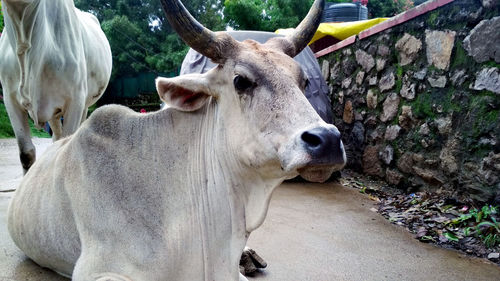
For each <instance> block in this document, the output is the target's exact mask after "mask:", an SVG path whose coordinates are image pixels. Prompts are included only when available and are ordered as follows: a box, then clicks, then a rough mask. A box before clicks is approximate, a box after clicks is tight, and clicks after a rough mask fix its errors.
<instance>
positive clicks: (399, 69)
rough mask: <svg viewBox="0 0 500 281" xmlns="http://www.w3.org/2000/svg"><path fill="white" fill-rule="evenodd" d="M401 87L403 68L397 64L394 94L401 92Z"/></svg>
mask: <svg viewBox="0 0 500 281" xmlns="http://www.w3.org/2000/svg"><path fill="white" fill-rule="evenodd" d="M402 87H403V67H402V66H401V65H400V64H399V63H398V64H396V90H395V91H396V93H398V94H399V92H401V88H402Z"/></svg>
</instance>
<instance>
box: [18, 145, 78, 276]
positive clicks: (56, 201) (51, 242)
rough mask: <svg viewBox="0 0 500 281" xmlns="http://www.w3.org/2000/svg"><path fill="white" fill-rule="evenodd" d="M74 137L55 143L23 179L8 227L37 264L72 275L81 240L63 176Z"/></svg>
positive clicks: (19, 244) (65, 177) (65, 176)
mask: <svg viewBox="0 0 500 281" xmlns="http://www.w3.org/2000/svg"><path fill="white" fill-rule="evenodd" d="M70 138H71V137H68V138H65V139H62V140H60V141H58V142H55V143H54V144H53V145H52V146H50V147H49V148H48V149H47V151H46V152H45V153H44V154H43V155H42V157H41V158H40V159H39V160H37V162H35V164H34V165H33V166H32V167H31V168H30V170H29V172H28V173H27V174H26V175H25V176H24V177H23V180H22V181H21V184H20V185H19V187H18V189H17V191H16V194H15V196H14V198H13V199H12V202H11V204H10V206H9V211H8V228H9V232H10V235H11V237H12V239H13V240H14V242H15V243H16V245H17V246H18V247H19V248H20V249H21V250H22V251H23V252H24V253H25V254H26V255H27V256H29V257H30V258H31V259H33V260H34V261H35V262H36V263H38V264H40V265H41V266H44V267H49V268H52V269H54V270H56V271H58V272H60V273H61V274H64V275H70V274H71V272H72V269H73V266H74V262H76V260H77V258H78V256H79V255H80V241H79V237H78V232H77V230H76V227H75V223H74V220H73V216H72V211H71V206H70V201H69V200H68V195H67V193H66V189H65V188H64V184H62V183H63V182H64V181H65V180H66V179H67V178H68V177H70V176H71V175H65V174H62V173H61V172H63V169H61V166H60V164H61V161H60V160H61V159H60V158H61V157H64V154H65V152H66V146H67V143H68V142H69V141H70Z"/></svg>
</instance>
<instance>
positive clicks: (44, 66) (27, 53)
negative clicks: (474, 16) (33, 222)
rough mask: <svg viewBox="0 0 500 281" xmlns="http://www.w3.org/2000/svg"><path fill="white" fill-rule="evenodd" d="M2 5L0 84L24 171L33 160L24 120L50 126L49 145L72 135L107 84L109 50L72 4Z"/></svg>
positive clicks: (7, 0)
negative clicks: (50, 140)
mask: <svg viewBox="0 0 500 281" xmlns="http://www.w3.org/2000/svg"><path fill="white" fill-rule="evenodd" d="M2 3H3V4H2V8H3V14H4V19H5V28H4V32H3V33H2V37H1V38H0V82H1V83H2V87H3V92H4V99H5V105H6V107H7V112H8V114H9V118H10V121H11V124H12V128H13V129H14V132H15V135H16V138H17V142H18V145H19V153H20V158H21V164H22V166H23V169H24V172H26V171H27V170H28V169H29V168H30V166H31V165H32V164H33V162H34V161H35V156H36V154H35V147H34V146H33V143H32V141H31V136H30V130H29V125H28V115H29V116H30V117H31V118H32V119H33V121H34V123H35V125H39V126H42V125H43V124H44V123H45V122H49V124H50V126H51V128H52V131H53V138H54V140H58V139H60V138H61V137H64V136H67V135H70V134H72V133H73V132H75V131H76V129H77V128H78V126H80V124H81V122H82V121H83V120H85V119H86V117H87V109H88V107H89V106H90V105H92V104H94V103H95V102H96V101H97V100H98V99H99V98H100V97H101V95H102V94H103V93H104V90H105V89H106V87H107V85H108V81H109V78H110V75H111V49H110V47H109V43H108V41H107V39H106V37H105V35H104V33H103V32H102V30H101V27H100V25H99V22H98V20H97V19H96V18H95V17H94V16H93V15H91V14H89V13H84V12H81V11H79V10H78V9H76V8H75V6H74V3H73V1H70V0H2ZM61 118H64V123H63V124H62V123H61Z"/></svg>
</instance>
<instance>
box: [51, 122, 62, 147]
mask: <svg viewBox="0 0 500 281" xmlns="http://www.w3.org/2000/svg"><path fill="white" fill-rule="evenodd" d="M49 125H50V129H51V130H52V140H53V141H56V140H58V139H60V138H61V137H62V123H61V117H54V118H52V120H50V121H49Z"/></svg>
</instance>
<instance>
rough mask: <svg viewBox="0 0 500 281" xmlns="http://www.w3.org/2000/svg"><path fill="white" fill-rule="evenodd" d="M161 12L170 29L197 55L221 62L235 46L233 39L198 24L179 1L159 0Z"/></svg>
mask: <svg viewBox="0 0 500 281" xmlns="http://www.w3.org/2000/svg"><path fill="white" fill-rule="evenodd" d="M160 2H161V5H162V6H163V11H164V12H165V15H166V17H167V20H168V22H169V23H170V25H171V26H172V28H173V29H174V30H175V31H176V32H177V34H179V36H180V37H181V38H182V40H184V42H186V44H188V45H189V46H190V47H191V48H193V49H194V50H196V51H197V52H198V53H200V54H202V55H204V56H206V57H208V58H210V59H212V60H213V61H215V62H219V63H220V62H222V61H224V60H225V58H226V57H228V54H227V53H228V52H227V50H230V48H229V47H231V46H234V45H235V41H234V39H233V38H232V37H231V36H229V35H228V34H226V33H224V32H213V31H211V30H210V29H208V28H206V27H204V26H203V25H202V24H201V23H199V22H198V21H197V20H196V19H195V18H193V16H191V14H190V13H189V12H188V11H187V10H186V8H185V7H184V5H183V4H182V3H181V2H180V1H179V0H160Z"/></svg>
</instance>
